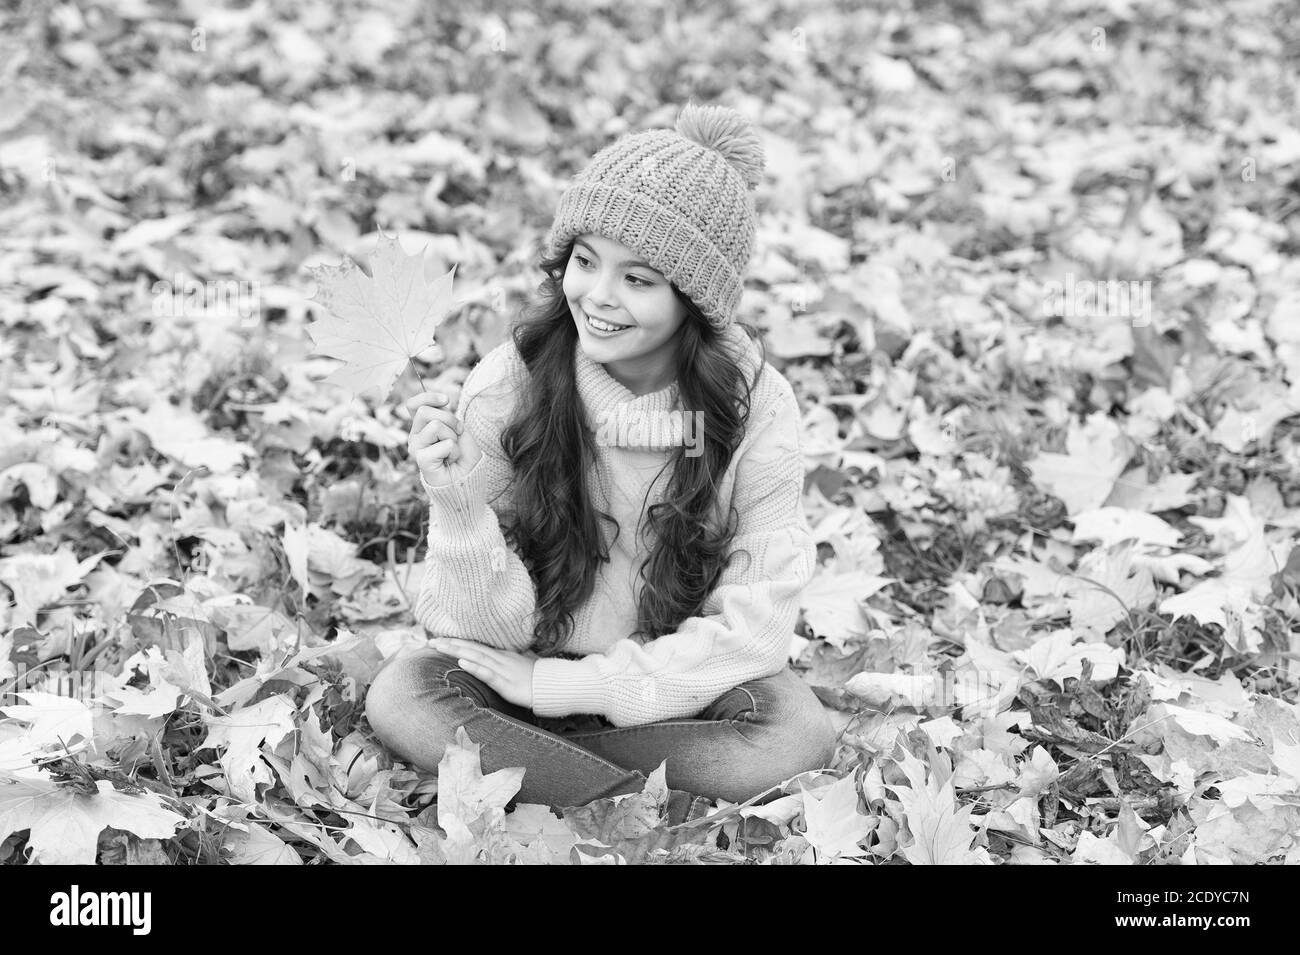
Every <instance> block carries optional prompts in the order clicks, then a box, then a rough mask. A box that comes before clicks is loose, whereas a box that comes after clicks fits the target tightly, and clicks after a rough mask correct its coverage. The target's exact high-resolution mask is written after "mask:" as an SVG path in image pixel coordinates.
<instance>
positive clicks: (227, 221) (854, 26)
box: [0, 0, 1300, 864]
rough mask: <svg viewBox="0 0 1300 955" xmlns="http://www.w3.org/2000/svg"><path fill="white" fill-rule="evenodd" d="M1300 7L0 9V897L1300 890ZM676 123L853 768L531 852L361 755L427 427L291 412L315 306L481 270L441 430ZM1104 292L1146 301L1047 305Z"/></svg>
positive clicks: (462, 795)
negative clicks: (469, 382)
mask: <svg viewBox="0 0 1300 955" xmlns="http://www.w3.org/2000/svg"><path fill="white" fill-rule="evenodd" d="M873 6H874V5H873ZM1292 14H1293V12H1292V11H1289V10H1288V4H1287V3H1285V2H1281V0H1278V2H1243V3H1234V4H1229V5H1223V4H1219V3H1214V2H1201V0H1198V2H1191V3H1183V2H1174V0H1153V2H1142V0H1132V2H1129V0H1112V2H1108V3H1099V2H1071V3H1046V2H1035V0H1013V2H999V3H996V4H968V3H964V2H939V0H936V2H914V3H911V4H901V5H897V6H896V5H892V4H891V5H881V6H880V8H879V9H873V8H866V9H864V8H862V7H861V6H860V5H858V4H831V3H812V2H809V3H800V4H793V3H784V4H782V3H769V2H758V3H750V2H745V3H734V4H713V5H710V8H709V9H708V10H707V11H698V10H696V9H694V5H688V4H679V3H663V2H654V0H651V2H646V3H638V4H635V5H622V4H619V5H615V4H610V3H604V2H599V0H597V2H583V3H581V4H578V3H568V2H545V3H539V4H530V5H529V7H528V8H527V9H509V8H507V7H506V6H505V5H498V4H469V5H461V4H454V5H444V4H422V3H416V2H407V0H392V2H378V3H371V4H368V5H364V6H363V5H360V4H352V3H341V2H327V0H305V2H283V3H282V2H276V3H274V4H271V3H265V2H260V0H259V2H255V3H246V4H239V3H228V4H225V5H217V4H213V3H208V2H204V3H199V2H197V0H190V2H182V3H179V4H167V5H164V4H151V3H149V2H148V0H120V2H114V3H108V2H95V0H92V2H83V3H77V4H73V3H62V2H28V3H24V4H19V5H18V7H17V9H16V10H11V11H10V12H7V13H5V14H4V15H3V17H4V18H3V21H2V22H3V26H2V27H0V42H2V43H3V49H0V199H2V202H0V235H2V236H3V239H0V330H2V337H0V691H3V692H4V693H5V694H6V695H5V698H4V700H3V704H4V705H3V710H4V712H3V717H0V862H5V863H9V864H22V863H24V862H29V861H40V862H92V861H99V862H102V863H121V862H128V863H130V862H141V861H166V862H174V863H178V864H192V863H216V862H230V863H235V864H250V863H280V864H298V863H303V862H337V863H374V862H390V861H391V862H398V863H414V862H444V861H450V862H493V863H501V862H534V861H557V862H576V863H583V864H589V863H606V864H608V863H617V862H622V861H629V862H740V861H753V862H760V863H769V864H772V863H781V864H786V863H801V864H806V863H824V862H839V863H851V864H861V863H875V864H886V863H887V864H899V863H912V864H927V863H935V862H960V863H981V864H1003V863H1011V864H1041V863H1049V864H1050V863H1072V864H1078V863H1116V864H1213V863H1291V864H1294V863H1297V862H1300V838H1297V837H1298V835H1300V708H1297V704H1296V690H1297V679H1296V667H1297V652H1298V651H1300V639H1298V638H1297V632H1298V630H1300V627H1298V626H1297V619H1298V616H1300V603H1298V602H1297V592H1298V590H1300V552H1297V550H1296V536H1297V529H1300V417H1297V414H1298V413H1300V263H1298V262H1297V260H1296V253H1297V251H1298V250H1300V198H1297V197H1298V196H1300V188H1298V187H1300V131H1298V130H1297V128H1296V126H1295V124H1294V117H1296V116H1297V115H1300V104H1298V103H1297V87H1296V80H1295V74H1294V61H1295V51H1296V49H1297V46H1298V45H1300V22H1298V21H1297V20H1296V19H1295V17H1294V16H1293V15H1292ZM688 98H694V99H696V100H697V101H699V102H723V103H726V104H727V105H731V106H734V107H735V108H737V109H739V110H741V111H742V112H743V113H745V114H746V115H747V116H749V117H751V118H752V119H753V120H754V121H755V123H756V124H757V125H758V126H759V127H760V128H761V130H762V134H763V136H764V142H765V146H766V149H767V157H768V168H767V173H766V180H765V182H764V183H763V184H762V186H761V187H760V189H759V191H758V207H759V212H760V232H759V236H758V242H757V250H756V254H755V257H754V261H753V264H752V267H751V270H750V274H749V282H748V287H747V292H746V297H745V299H744V302H743V306H742V315H741V317H742V319H744V320H746V321H749V322H751V323H753V324H756V325H758V326H760V327H762V328H764V329H765V331H766V335H767V341H768V350H769V354H770V355H771V356H772V360H773V361H774V363H775V364H776V365H777V367H778V368H779V369H780V370H781V371H782V373H783V374H784V375H785V376H786V377H787V378H788V379H789V380H790V381H791V382H792V384H793V385H794V388H795V390H796V392H797V393H798V395H799V396H800V399H801V404H802V407H803V410H804V425H805V431H804V433H805V456H806V461H805V463H806V467H807V471H808V484H807V494H806V503H807V509H808V513H809V515H810V520H811V522H812V524H813V526H814V530H815V531H816V535H817V540H818V542H819V550H820V566H819V568H818V572H817V576H816V579H815V580H814V581H813V583H812V585H811V586H810V587H809V588H808V590H807V592H806V594H805V597H804V601H803V613H802V617H801V620H800V623H799V632H798V634H797V635H795V636H794V637H793V639H792V647H791V656H792V660H793V661H794V662H795V665H796V668H797V669H799V670H800V671H801V672H802V673H803V675H804V677H805V678H806V679H807V680H808V681H809V683H810V684H812V685H813V687H814V688H815V690H816V692H817V693H818V695H819V696H820V697H821V698H822V700H823V701H824V702H825V703H826V705H827V706H828V707H830V708H832V711H833V715H834V717H835V719H836V721H837V726H839V727H840V728H842V734H841V743H840V746H839V750H838V753H837V756H836V760H835V765H834V767H833V768H832V769H831V770H829V771H827V772H824V773H812V774H805V775H803V776H801V777H797V778H795V779H793V780H790V781H789V782H788V783H787V784H786V785H785V786H784V787H782V788H781V790H780V791H778V792H775V793H769V794H768V796H775V798H774V799H771V800H770V801H767V802H765V803H764V804H763V805H755V804H746V805H740V806H733V805H729V804H721V805H719V806H718V808H717V811H716V812H715V813H714V814H713V815H712V816H710V817H709V818H707V819H705V820H703V821H701V822H698V823H696V824H693V825H691V826H685V827H677V828H670V827H667V826H665V825H664V824H663V822H662V819H661V818H660V809H661V804H662V788H661V787H662V783H663V780H662V777H661V776H657V777H656V778H654V779H652V780H651V785H650V786H649V787H648V788H647V792H646V793H644V794H641V795H639V796H633V797H628V798H625V799H622V800H619V801H617V802H615V801H613V800H606V801H602V802H599V803H593V804H592V805H590V806H587V807H574V808H573V809H571V810H569V811H566V812H565V814H564V817H563V818H559V817H557V816H556V815H554V814H552V813H550V812H548V811H547V810H546V809H545V808H544V807H538V806H527V805H522V806H519V807H517V808H515V810H514V811H513V812H511V813H508V814H507V813H505V812H504V807H505V806H506V804H507V802H508V801H509V800H510V798H511V796H512V795H513V793H514V791H515V788H516V787H517V785H518V773H517V771H516V772H514V773H511V772H508V771H503V773H498V774H493V775H492V776H489V777H487V778H486V779H484V778H483V777H482V776H481V774H480V772H479V763H478V755H477V747H476V745H475V744H474V743H473V742H472V741H471V740H469V739H468V738H465V739H464V740H463V745H462V746H458V747H453V748H451V749H450V750H449V751H448V757H447V760H446V761H445V762H444V766H443V768H442V771H441V772H440V773H439V774H438V775H437V776H436V777H435V776H434V775H432V774H426V773H418V772H414V771H412V770H411V769H410V767H408V766H404V765H402V764H400V763H397V764H395V763H393V762H392V761H391V759H390V758H389V757H388V756H386V755H385V754H384V753H383V751H382V750H381V749H380V748H379V747H378V746H377V744H376V743H375V741H374V740H373V739H372V738H371V736H370V733H369V728H368V727H367V725H366V724H365V722H364V719H363V718H362V712H363V710H362V701H363V699H364V694H365V692H366V687H367V685H368V684H369V682H370V680H371V678H372V676H373V674H374V673H375V671H376V668H377V667H378V666H379V665H380V663H381V662H382V660H383V659H384V658H386V657H390V656H392V655H393V654H395V653H399V652H403V651H404V650H407V649H409V648H411V647H413V646H416V645H419V644H420V643H421V642H422V641H423V639H424V634H423V632H422V628H421V627H420V626H419V625H418V624H417V623H416V622H415V621H414V619H413V617H412V615H411V612H410V604H411V600H412V598H413V596H414V592H415V590H416V588H418V586H419V581H420V579H421V573H422V566H423V565H422V563H421V557H422V551H423V535H424V533H425V530H426V528H427V522H428V515H427V508H426V504H425V501H424V498H423V492H422V491H421V488H420V485H419V481H418V479H417V475H416V471H415V468H414V465H413V463H412V462H411V461H409V460H408V458H407V454H406V450H405V441H406V430H407V422H406V420H405V419H404V417H402V415H400V414H399V413H398V412H397V410H396V409H397V406H398V405H399V404H400V401H401V400H402V399H403V398H405V397H407V396H409V395H410V394H412V393H414V392H415V391H417V390H419V388H420V386H419V383H418V381H417V379H416V375H415V373H414V372H413V371H408V372H407V373H406V374H405V375H404V376H403V378H402V379H400V380H399V382H398V385H397V388H396V389H395V390H394V393H393V394H392V395H391V396H390V397H389V398H388V399H387V400H382V401H363V400H358V399H356V398H354V397H353V396H351V395H349V394H347V393H346V392H344V391H342V390H341V389H339V388H337V387H335V386H333V385H329V384H324V383H322V379H323V378H324V377H325V376H326V375H328V374H329V373H330V372H331V371H332V370H333V369H334V368H335V367H337V365H338V362H336V361H334V360H333V359H329V358H323V357H320V356H317V355H313V353H312V342H311V339H310V336H309V335H308V334H307V333H306V331H305V327H306V325H307V324H308V323H310V322H311V321H313V320H314V319H317V318H320V317H321V316H320V314H318V307H317V306H315V305H313V304H312V303H311V302H309V301H308V299H309V297H310V296H311V295H312V293H313V283H312V280H311V278H310V273H309V271H308V269H309V268H310V267H312V266H319V265H331V264H337V263H338V262H339V261H341V259H342V258H343V257H344V256H345V255H348V256H351V257H353V258H356V259H358V260H359V261H362V262H364V261H365V257H366V256H367V255H368V254H369V253H371V252H372V251H373V250H374V248H375V241H376V232H377V230H378V229H379V228H382V229H384V230H385V231H386V232H389V233H396V234H397V235H398V236H399V239H400V241H401V244H402V246H403V247H404V249H405V250H406V252H407V253H408V254H415V253H418V252H420V251H421V250H422V249H427V252H426V253H425V255H426V270H427V274H428V276H429V277H430V279H432V278H434V277H435V276H437V275H440V274H442V273H444V272H446V271H447V270H448V269H450V268H451V266H452V265H456V267H457V271H456V298H457V300H458V302H457V304H456V306H455V308H454V310H453V312H452V314H451V315H450V316H449V317H448V319H447V321H446V322H445V323H444V324H443V326H441V327H440V328H439V332H438V345H437V346H436V347H435V348H433V349H431V350H430V351H428V352H427V353H425V354H423V355H421V356H420V360H418V361H417V362H415V368H416V369H417V370H418V372H419V374H420V375H421V376H422V377H423V379H424V381H425V382H426V383H427V384H428V385H429V386H430V387H433V388H442V389H446V390H448V391H449V392H451V393H452V394H453V396H454V395H455V394H456V392H457V389H458V386H459V384H460V383H461V382H463V380H464V376H465V374H466V372H467V370H468V369H469V368H470V367H472V365H473V363H474V362H475V361H476V360H477V359H478V358H479V357H481V356H482V355H483V354H485V353H486V352H487V351H488V350H490V349H491V348H492V347H494V346H495V345H496V344H498V343H499V342H500V341H502V339H503V335H504V334H505V329H506V327H507V323H508V322H509V321H510V320H511V319H512V317H514V316H515V315H517V313H518V311H519V309H520V307H521V306H522V305H523V303H524V301H525V298H526V296H527V295H528V294H529V293H530V292H531V290H532V289H533V288H534V287H535V286H536V284H537V281H538V279H539V278H540V276H539V274H538V273H537V272H536V271H535V269H534V267H533V261H534V252H535V244H536V242H537V241H538V240H539V239H540V237H541V235H542V234H543V233H544V231H545V229H546V228H547V227H548V226H549V224H550V219H551V216H552V215H553V213H554V209H555V204H556V202H557V200H558V197H559V194H560V191H561V190H562V189H563V187H564V185H565V184H566V182H567V181H568V179H569V178H570V177H571V176H572V175H573V174H574V173H575V172H577V171H578V169H580V168H581V166H582V165H583V164H584V163H585V161H586V160H587V158H589V157H590V156H591V155H592V154H593V153H594V152H595V151H596V150H597V149H599V148H600V147H601V146H603V145H605V144H606V143H607V142H608V141H610V139H612V138H613V137H615V136H617V135H619V134H620V133H622V132H624V131H625V130H627V129H629V128H633V127H640V126H655V125H664V126H666V125H671V122H672V119H673V117H674V116H675V114H676V110H677V109H678V108H679V106H680V105H681V104H682V103H684V102H685V101H686V100H687V99H688ZM1288 117H1289V118H1291V121H1290V122H1288V121H1287V118H1288ZM1108 279H1118V280H1124V281H1133V282H1146V283H1149V290H1150V295H1151V303H1152V307H1151V309H1150V312H1149V314H1147V315H1145V316H1141V315H1137V316H1134V315H1122V314H1115V313H1114V310H1113V308H1108V307H1107V304H1106V303H1105V302H1104V301H1102V300H1100V299H1088V298H1087V297H1086V296H1084V297H1080V298H1075V299H1070V300H1068V301H1064V300H1063V301H1060V302H1058V304H1060V305H1062V306H1063V307H1059V308H1058V307H1055V306H1054V305H1053V304H1052V299H1051V297H1050V295H1048V294H1047V289H1049V288H1050V286H1049V283H1051V282H1060V283H1069V284H1071V285H1073V286H1075V287H1078V284H1077V283H1082V282H1098V281H1104V280H1108ZM187 282H197V283H219V282H232V283H236V284H237V285H239V288H240V289H241V290H243V293H244V295H243V297H241V298H239V299H238V301H237V303H236V304H237V307H236V308H235V309H234V310H233V311H232V310H231V309H229V308H227V309H224V310H223V309H221V308H218V307H215V306H216V304H218V303H214V302H208V303H206V305H205V304H204V302H202V301H199V300H195V299H190V298H188V297H187V296H185V295H183V294H178V295H173V294H172V292H180V291H181V290H182V289H184V288H185V287H186V283H187ZM239 283H242V284H239ZM208 306H212V307H208ZM18 693H21V694H22V695H21V696H19V695H17V694H18Z"/></svg>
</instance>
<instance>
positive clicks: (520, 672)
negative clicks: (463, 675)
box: [429, 637, 537, 710]
mask: <svg viewBox="0 0 1300 955" xmlns="http://www.w3.org/2000/svg"><path fill="white" fill-rule="evenodd" d="M429 646H431V647H433V648H434V649H435V650H438V651H440V652H442V653H445V654H447V655H448V656H453V657H456V662H457V663H459V664H460V665H461V667H463V668H464V669H465V671H466V672H467V673H469V675H470V676H473V677H477V678H478V679H480V680H482V681H483V682H484V683H486V684H487V685H488V686H490V687H492V689H494V690H496V691H497V692H498V693H500V694H501V696H502V697H503V698H504V699H505V700H507V701H508V702H510V703H514V704H515V705H516V706H522V707H524V708H525V709H530V710H531V709H532V708H533V663H534V662H535V661H536V660H537V654H536V653H533V652H532V651H531V650H529V651H526V652H524V653H515V652H513V651H511V650H497V649H496V648H495V647H485V646H484V645H483V644H481V643H475V642H474V641H472V640H456V639H453V638H452V637H435V638H434V639H432V640H430V641H429Z"/></svg>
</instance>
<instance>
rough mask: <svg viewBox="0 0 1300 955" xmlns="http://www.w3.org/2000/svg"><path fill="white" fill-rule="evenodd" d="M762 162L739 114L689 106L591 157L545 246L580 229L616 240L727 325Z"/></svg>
mask: <svg viewBox="0 0 1300 955" xmlns="http://www.w3.org/2000/svg"><path fill="white" fill-rule="evenodd" d="M763 163H764V159H763V146H762V143H761V142H760V141H759V138H758V135H757V133H755V131H754V129H753V127H752V126H751V125H750V124H749V122H748V121H747V120H746V119H745V118H744V117H743V116H741V115H740V114H739V113H737V112H736V111H735V110H733V109H729V108H727V107H725V106H699V105H696V104H694V103H689V104H687V105H686V106H685V107H683V108H682V111H681V113H680V114H679V115H678V118H677V123H676V127H675V128H674V129H650V130H644V131H641V132H637V133H630V134H628V135H626V136H623V137H622V138H620V139H618V140H617V141H615V142H614V143H612V144H611V145H609V146H606V147H605V148H604V149H602V150H601V151H600V152H598V153H596V155H595V156H594V157H593V158H592V160H591V162H590V163H588V165H587V167H586V168H585V169H583V170H582V171H581V172H580V173H578V175H577V176H575V177H574V180H573V183H572V184H571V185H570V186H569V188H568V189H566V190H565V192H564V194H563V195H562V196H561V197H560V203H559V208H558V209H557V211H556V214H555V221H554V223H553V224H552V226H551V229H550V231H549V232H548V233H547V236H546V248H547V251H548V252H549V253H551V254H558V253H559V252H561V251H563V250H564V248H565V246H566V244H567V243H568V242H569V240H570V239H572V238H573V237H574V236H577V235H581V234H583V233H584V232H595V233H597V234H599V235H603V236H606V237H608V238H610V239H612V240H614V241H615V242H621V243H622V244H623V245H626V246H627V247H628V248H630V249H634V250H636V251H637V252H638V253H639V254H640V255H642V256H643V257H644V258H645V260H646V261H647V262H649V263H650V264H651V265H652V266H654V267H655V268H656V269H657V270H658V271H659V272H661V273H662V274H663V275H665V276H666V277H667V278H668V280H669V281H671V282H672V283H673V284H674V285H676V286H677V287H678V288H679V289H681V290H682V291H683V292H685V293H686V294H687V295H689V296H690V297H691V301H693V302H695V303H696V304H697V305H699V307H700V310H701V311H702V312H703V313H704V315H705V316H706V317H707V318H708V320H709V323H710V324H712V325H713V326H714V327H715V328H718V329H722V328H726V327H727V326H728V325H730V324H731V322H732V320H733V318H734V316H735V313H736V308H737V306H738V305H739V303H740V297H741V294H742V292H743V291H744V274H745V268H746V266H747V265H748V263H749V258H750V255H751V254H752V253H753V250H754V199H753V195H752V193H751V190H752V189H754V188H755V187H756V186H757V185H758V182H759V180H760V178H761V176H762V171H763Z"/></svg>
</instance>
